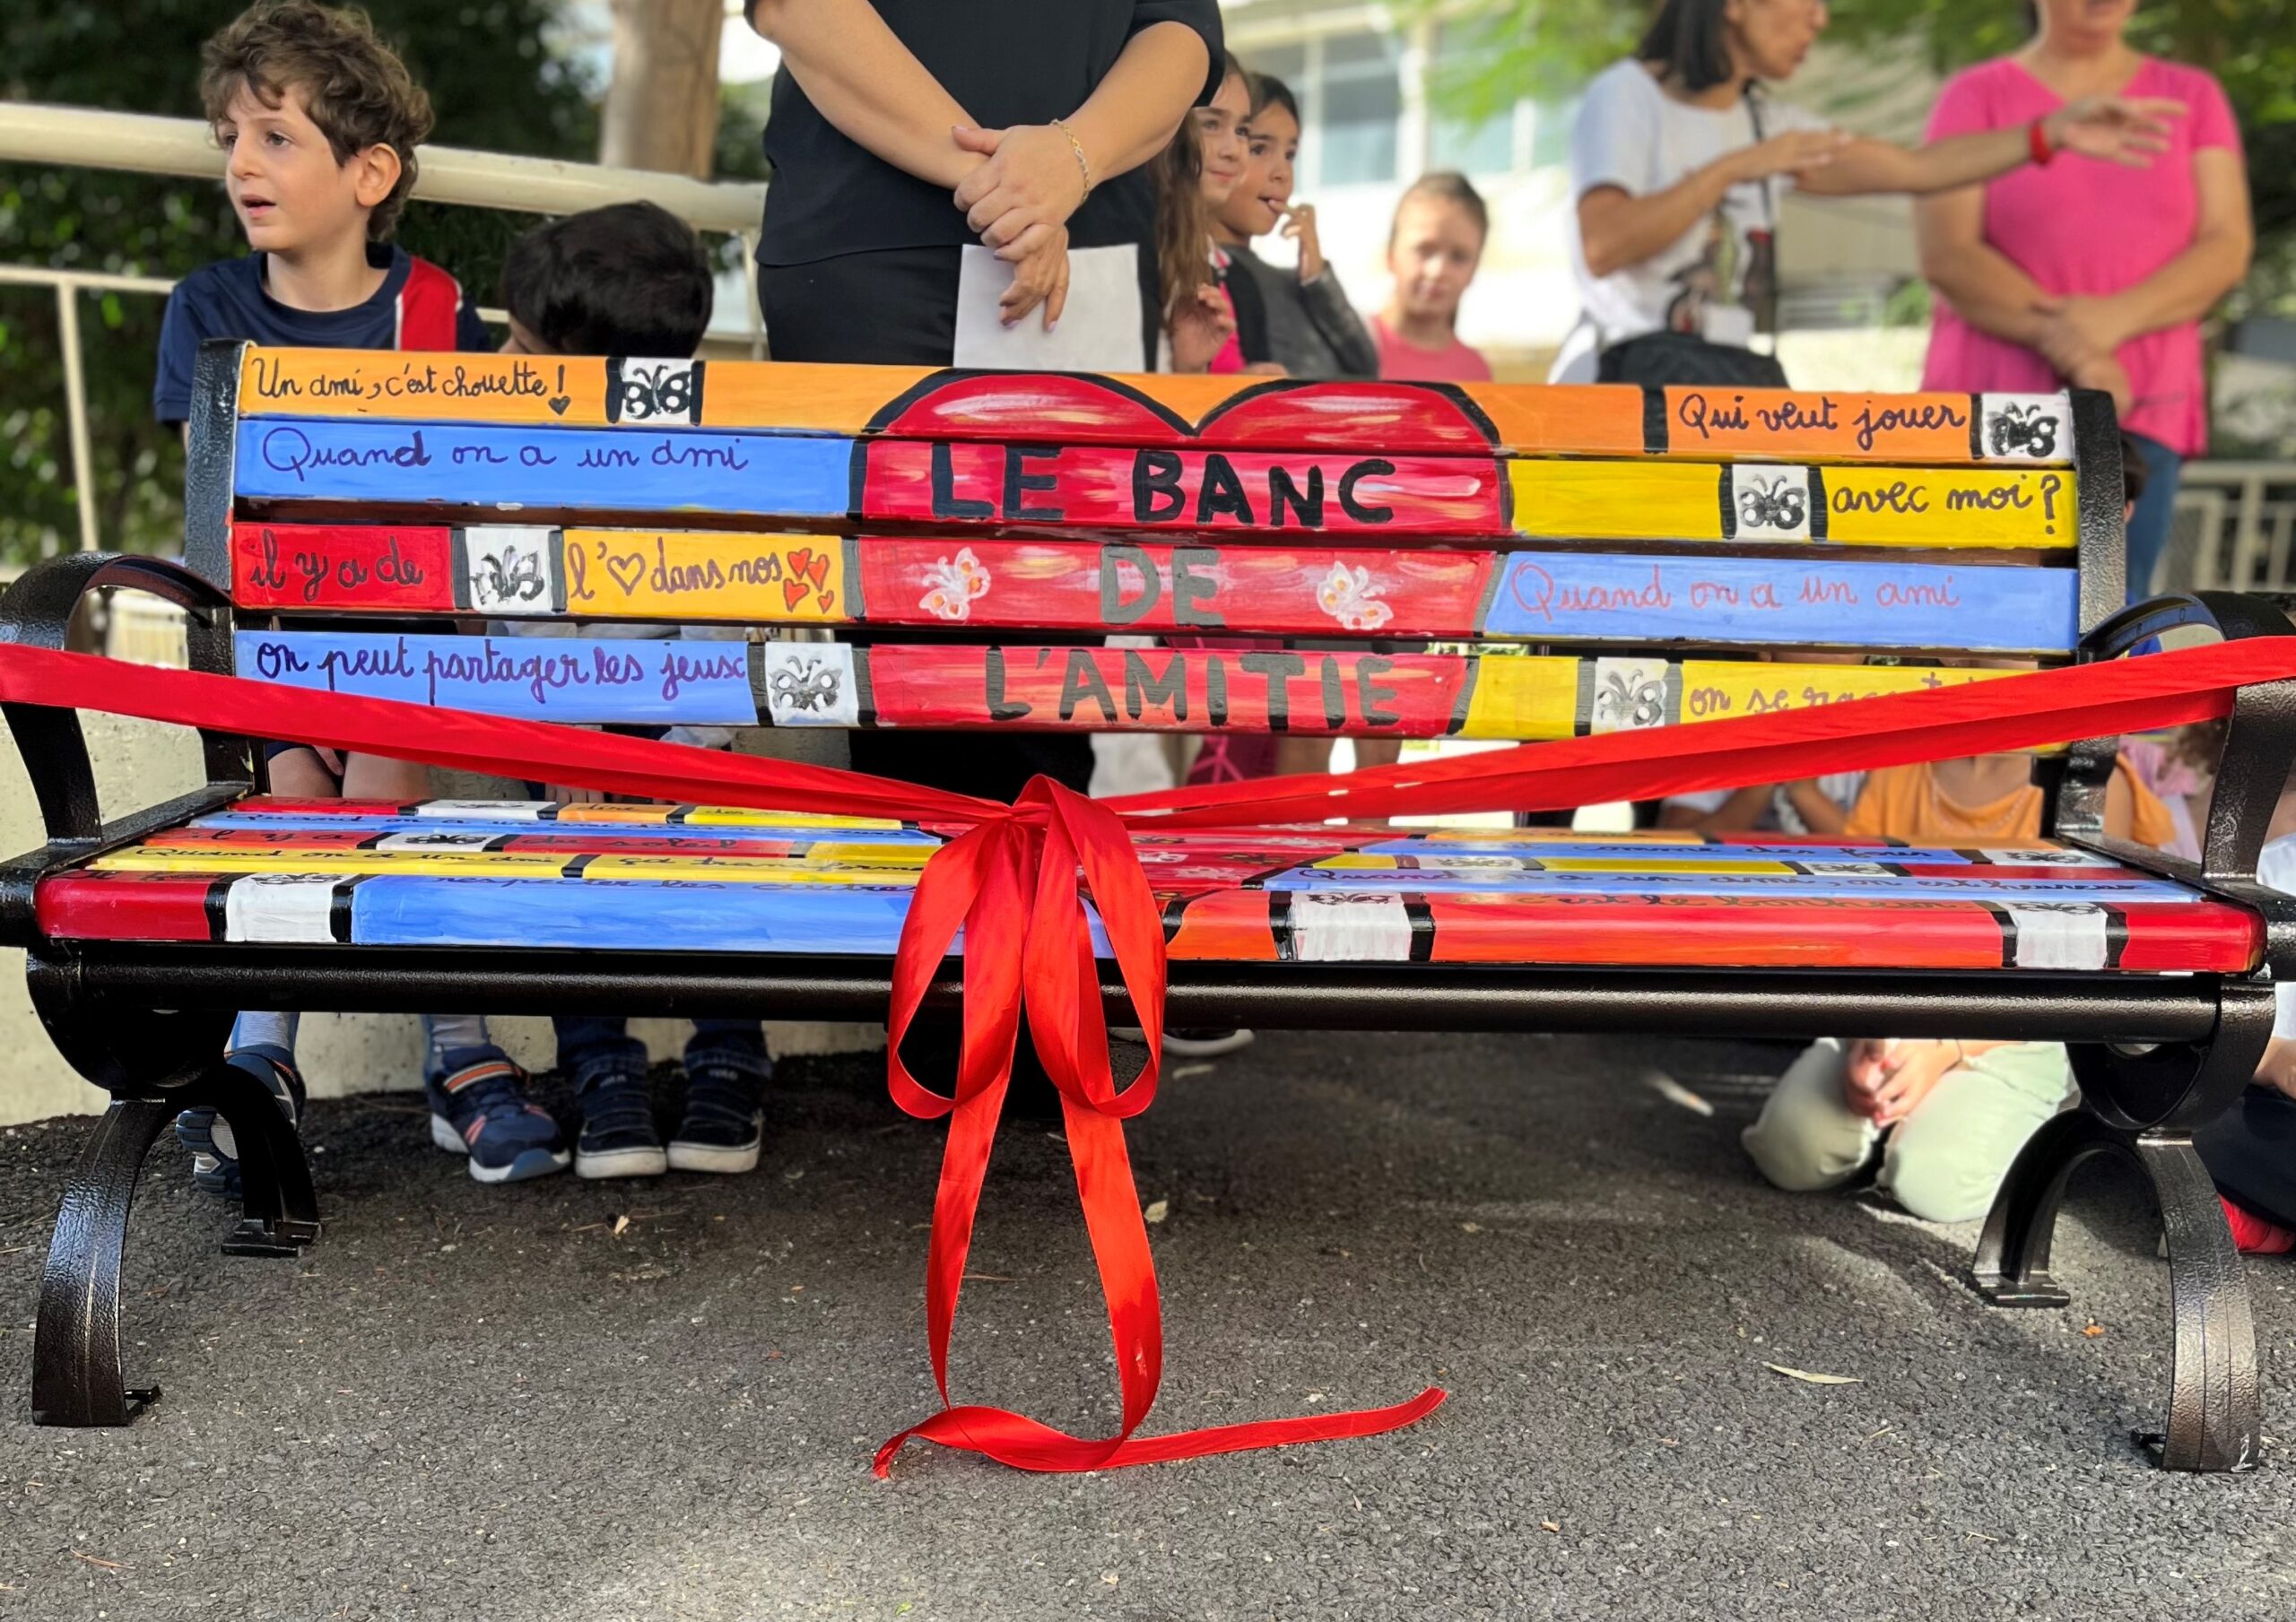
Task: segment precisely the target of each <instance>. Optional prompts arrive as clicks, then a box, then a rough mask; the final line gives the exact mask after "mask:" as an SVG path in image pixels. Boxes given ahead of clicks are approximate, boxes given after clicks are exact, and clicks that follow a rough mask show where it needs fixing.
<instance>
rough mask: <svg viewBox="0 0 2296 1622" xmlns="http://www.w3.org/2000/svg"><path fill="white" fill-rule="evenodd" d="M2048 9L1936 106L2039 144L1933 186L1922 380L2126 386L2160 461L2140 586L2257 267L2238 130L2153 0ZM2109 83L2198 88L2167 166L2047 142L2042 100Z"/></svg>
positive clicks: (2136, 419)
mask: <svg viewBox="0 0 2296 1622" xmlns="http://www.w3.org/2000/svg"><path fill="white" fill-rule="evenodd" d="M2033 9H2034V11H2035V12H2036V13H2037V22H2038V24H2039V26H2038V29H2037V31H2036V32H2035V34H2034V36H2033V39H2032V42H2031V44H2030V45H2028V46H2026V47H2025V48H2024V49H2022V50H2021V51H2018V52H2017V53H2015V54H2014V55H2013V56H2003V57H2001V58H1999V59H1998V60H1996V61H1992V62H1987V63H1982V64H1980V65H1978V66H1976V67H1973V68H1970V69H1969V70H1967V71H1966V72H1964V73H1961V74H1957V75H1956V76H1955V77H1954V78H1953V79H1952V80H1951V81H1949V82H1947V84H1946V86H1945V88H1944V91H1942V92H1940V93H1939V95H1938V98H1937V106H1936V108H1935V111H1933V112H1932V113H1931V114H1930V116H1929V138H1930V139H1931V140H1936V139H1939V138H1941V137H1943V136H1947V135H1956V134H1964V133H1967V132H1970V131H1972V130H1996V129H2009V128H2015V127H2017V126H2021V125H2022V126H2025V127H2027V128H2029V129H2031V130H2032V131H2033V132H2034V153H2033V155H2034V157H2035V158H2036V159H2037V160H2039V161H2037V162H2034V163H2032V164H2030V165H2028V166H2026V167H2025V168H2023V169H2014V170H2012V171H2011V172H2010V173H2008V174H2005V175H2003V176H2001V177H2000V178H1997V179H1994V180H1990V181H1987V183H1986V184H1985V185H1984V186H1981V187H1979V186H1970V187H1965V188H1964V189H1962V190H1961V191H1956V192H1948V193H1944V194H1940V195H1935V196H1930V197H1925V198H1923V199H1922V200H1921V201H1920V203H1919V204H1918V205H1917V208H1916V214H1915V221H1916V228H1917V230H1918V235H1919V239H1920V244H1921V268H1922V273H1923V274H1924V275H1926V277H1927V278H1928V279H1929V282H1930V284H1931V285H1932V286H1933V287H1934V288H1935V290H1936V291H1937V294H1938V298H1939V302H1938V305H1937V313H1936V320H1935V325H1934V327H1933V328H1932V330H1931V333H1930V338H1929V361H1928V365H1927V366H1926V368H1925V369H1924V370H1923V374H1922V386H1923V387H1924V388H1935V389H1953V390H1961V389H1968V390H1988V389H1991V390H2001V391H2004V392H2021V391H2025V392H2042V391H2047V390H2052V389H2056V388H2059V387H2062V386H2065V385H2066V384H2067V383H2070V384H2073V385H2074V386H2079V387H2084V388H2102V389H2109V390H2110V391H2111V392H2112V394H2113V396H2114V400H2115V403H2117V404H2118V407H2119V410H2120V418H2121V424H2122V426H2123V427H2124V428H2126V429H2127V430H2128V433H2129V436H2130V438H2133V439H2135V441H2136V444H2137V447H2138V449H2139V450H2140V451H2141V452H2142V453H2143V455H2144V463H2145V467H2146V471H2147V473H2149V474H2150V478H2149V479H2148V481H2147V482H2146V484H2145V488H2144V499H2142V500H2140V501H2139V502H2138V503H2137V507H2136V511H2135V515H2134V516H2132V517H2131V518H2130V520H2129V524H2128V595H2129V600H2130V601H2131V602H2135V601H2138V600H2140V599H2142V598H2144V597H2145V596H2147V595H2149V594H2150V588H2151V585H2152V572H2153V568H2154V566H2155V565H2156V564H2157V563H2158V562H2159V560H2160V557H2161V549H2162V548H2163V547H2164V546H2165V545H2166V544H2167V542H2168V536H2169V515H2170V507H2171V506H2172V505H2173V503H2174V501H2175V499H2176V489H2177V472H2178V469H2179V465H2180V464H2181V463H2182V462H2183V459H2184V458H2185V457H2187V456H2189V455H2196V454H2197V453H2198V452H2200V451H2203V450H2205V449H2206V448H2207V445H2208V397H2207V391H2206V385H2205V379H2204V377H2203V375H2202V369H2201V352H2200V317H2202V316H2204V315H2205V314H2207V312H2208V310H2209V309H2210V308H2211V307H2212V306H2213V305H2214V304H2215V302H2216V301H2217V300H2218V299H2221V298H2222V297H2223V296H2224V294H2225V293H2226V292H2228V291H2231V289H2232V288H2233V287H2234V286H2236V285H2238V284H2239V281H2240V278H2241V277H2242V276H2244V275H2246V274H2247V273H2248V255H2249V250H2250V247H2251V246H2252V245H2253V241H2254V236H2253V232H2252V230H2251V229H2250V226H2249V221H2248V177H2247V174H2246V171H2245V169H2244V167H2243V163H2242V160H2241V154H2240V134H2239V129H2238V127H2237V126H2235V125H2234V123H2233V121H2232V110H2231V106H2230V105H2229V104H2228V103H2227V102H2226V101H2225V100H2224V91H2223V90H2222V88H2221V87H2220V86H2219V85H2218V84H2217V82H2216V81H2215V80H2214V79H2213V78H2212V77H2211V76H2210V75H2209V74H2206V73H2205V72H2204V71H2202V70H2201V69H2199V68H2196V67H2187V66H2185V65H2182V64H2180V63H2174V62H2162V61H2161V60H2159V59H2158V58H2156V57H2152V56H2145V55H2144V53H2142V52H2141V51H2138V50H2137V49H2135V48H2134V47H2133V46H2131V45H2130V44H2129V43H2128V42H2127V40H2126V39H2124V38H2123V37H2122V33H2123V30H2125V29H2126V26H2127V23H2128V20H2129V16H2130V14H2131V13H2134V12H2135V9H2136V5H2135V0H2118V4H2114V3H2113V0H2101V3H2100V0H2040V4H2039V5H2038V6H2036V7H2034V8H2033ZM2095 95H2124V96H2131V97H2160V98H2163V99H2165V100H2171V101H2178V102H2181V103H2182V104H2183V105H2184V109H2185V110H2184V114H2183V116H2182V117H2178V118H2175V119H2172V120H2170V126H2169V137H2168V139H2169V147H2168V150H2167V151H2165V152H2161V153H2160V154H2159V155H2158V156H2156V157H2155V159H2154V160H2153V162H2152V167H2150V168H2149V169H2127V168H2124V167H2121V166H2119V165H2117V164H2109V163H2103V162H2100V161H2098V160H2094V159H2090V158H2084V157H2082V156H2080V155H2079V154H2077V153H2072V152H2049V151H2048V150H2047V146H2046V141H2045V137H2043V136H2042V135H2041V134H2040V133H2039V132H2040V128H2041V126H2040V124H2039V120H2040V119H2042V118H2045V117H2048V115H2049V114H2051V113H2053V112H2055V111H2056V110H2057V108H2060V107H2062V106H2064V105H2065V104H2066V102H2067V101H2072V100H2080V99H2081V98H2083V97H2086V96H2095ZM2052 160H2053V161H2052Z"/></svg>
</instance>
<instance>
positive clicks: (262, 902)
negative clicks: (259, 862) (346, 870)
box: [223, 873, 343, 946]
mask: <svg viewBox="0 0 2296 1622" xmlns="http://www.w3.org/2000/svg"><path fill="white" fill-rule="evenodd" d="M342 882H343V880H341V879H340V878H338V877H336V876H335V875H334V874H330V873H257V874H255V875H253V876H252V877H249V878H246V879H238V880H233V881H232V884H231V888H230V889H228V890H225V891H224V892H223V938H224V939H225V940H226V941H292V942H295V943H297V944H299V945H309V944H312V943H314V942H316V943H317V944H320V945H326V946H332V945H334V944H335V928H334V924H333V918H334V914H335V886H336V885H338V884H340V883H342Z"/></svg>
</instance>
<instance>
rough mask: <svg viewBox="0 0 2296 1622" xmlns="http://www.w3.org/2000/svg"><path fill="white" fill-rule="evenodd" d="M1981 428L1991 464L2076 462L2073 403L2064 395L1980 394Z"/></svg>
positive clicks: (1983, 448)
mask: <svg viewBox="0 0 2296 1622" xmlns="http://www.w3.org/2000/svg"><path fill="white" fill-rule="evenodd" d="M1978 426H1979V440H1978V454H1979V455H1982V456H1983V457H1984V458H1985V459H1986V460H1987V461H1988V462H2070V461H2072V460H2073V402H2072V401H2071V400H2069V399H2067V398H2066V396H2065V395H1979V396H1978Z"/></svg>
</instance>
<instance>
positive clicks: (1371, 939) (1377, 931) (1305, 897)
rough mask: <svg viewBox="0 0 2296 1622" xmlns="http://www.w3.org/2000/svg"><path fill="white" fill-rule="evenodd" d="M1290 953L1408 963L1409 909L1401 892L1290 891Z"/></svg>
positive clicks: (1319, 959) (1313, 959) (1309, 958)
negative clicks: (1337, 892)
mask: <svg viewBox="0 0 2296 1622" xmlns="http://www.w3.org/2000/svg"><path fill="white" fill-rule="evenodd" d="M1291 955H1292V957H1293V958H1297V959H1298V960H1299V961H1300V962H1302V963H1408V962H1410V961H1411V914H1410V913H1409V912H1407V911H1406V910H1405V906H1404V899H1403V898H1402V897H1401V896H1381V895H1358V894H1353V893H1349V894H1342V895H1335V894H1329V893H1325V892H1319V891H1317V890H1295V891H1294V892H1292V896H1291Z"/></svg>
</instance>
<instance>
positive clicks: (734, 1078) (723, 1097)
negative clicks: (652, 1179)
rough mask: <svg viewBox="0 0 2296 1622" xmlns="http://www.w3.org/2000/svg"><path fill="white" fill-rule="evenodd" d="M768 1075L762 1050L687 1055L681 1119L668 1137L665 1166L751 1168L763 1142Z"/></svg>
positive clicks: (770, 1071) (767, 1062) (705, 1169)
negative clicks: (673, 1135)
mask: <svg viewBox="0 0 2296 1622" xmlns="http://www.w3.org/2000/svg"><path fill="white" fill-rule="evenodd" d="M772 1079H773V1061H771V1060H770V1059H769V1058H767V1057H766V1056H765V1054H764V1053H763V1052H755V1053H752V1052H750V1051H748V1050H746V1049H744V1048H738V1047H735V1048H727V1047H712V1048H709V1049H706V1050H704V1051H701V1052H699V1053H688V1054H686V1056H685V1121H684V1123H683V1124H681V1125H680V1126H679V1128H678V1130H677V1135H676V1136H675V1137H674V1138H672V1139H671V1140H670V1164H671V1165H672V1166H673V1167H675V1168H677V1169H678V1170H679V1171H696V1172H745V1171H753V1170H755V1169H756V1167H757V1157H758V1150H759V1149H760V1148H761V1146H762V1144H763V1143H764V1141H765V1110H764V1108H763V1100H764V1097H765V1084H766V1083H767V1082H768V1081H770V1080H772Z"/></svg>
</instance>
